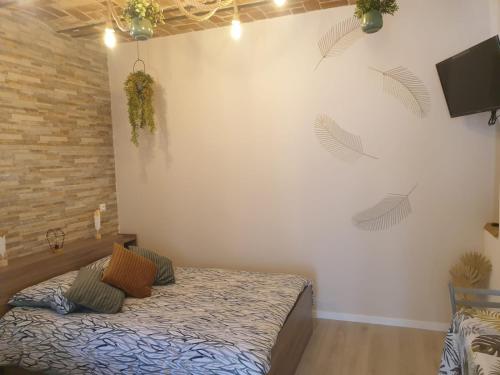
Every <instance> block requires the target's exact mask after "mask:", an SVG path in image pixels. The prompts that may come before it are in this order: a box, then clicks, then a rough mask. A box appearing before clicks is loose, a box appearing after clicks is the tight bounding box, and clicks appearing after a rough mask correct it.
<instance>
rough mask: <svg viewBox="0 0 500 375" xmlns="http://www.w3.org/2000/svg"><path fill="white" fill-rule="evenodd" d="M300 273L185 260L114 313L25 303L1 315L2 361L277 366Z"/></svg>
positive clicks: (191, 369) (52, 366)
mask: <svg viewBox="0 0 500 375" xmlns="http://www.w3.org/2000/svg"><path fill="white" fill-rule="evenodd" d="M308 285H309V282H308V280H306V279H304V278H302V277H300V276H294V275H286V274H264V273H253V272H242V271H229V270H221V269H198V268H177V269H176V284H172V285H167V286H161V287H154V289H153V293H152V296H151V297H150V298H145V299H133V298H127V299H126V301H125V304H124V306H123V310H122V312H121V313H118V314H114V315H106V314H96V313H85V312H81V313H74V314H70V315H66V316H62V315H58V314H56V313H55V312H52V311H51V310H48V309H40V308H25V307H18V308H14V309H12V310H11V311H10V312H9V313H7V314H6V315H5V316H4V317H3V318H2V319H0V366H19V367H23V368H26V369H31V370H34V371H44V372H47V373H50V374H72V375H78V374H172V375H187V374H193V375H198V374H199V375H201V374H203V375H207V374H221V375H223V374H232V375H234V374H237V375H238V374H245V375H262V374H266V373H267V372H268V371H269V369H270V363H271V358H270V356H271V350H272V348H273V346H274V344H275V342H276V339H277V336H278V333H279V331H280V329H281V327H282V326H283V324H284V322H285V320H286V318H287V316H288V314H289V313H290V311H291V310H292V308H293V306H294V304H295V302H296V301H297V298H298V296H299V295H300V293H301V292H302V291H303V290H304V288H305V287H306V286H308Z"/></svg>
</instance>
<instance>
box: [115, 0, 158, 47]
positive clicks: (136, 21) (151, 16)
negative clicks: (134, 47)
mask: <svg viewBox="0 0 500 375" xmlns="http://www.w3.org/2000/svg"><path fill="white" fill-rule="evenodd" d="M123 19H124V20H125V22H126V23H127V24H128V26H129V29H130V35H132V36H133V37H134V39H136V40H146V39H149V38H151V37H152V36H153V32H154V28H155V27H156V26H158V25H159V24H163V23H165V17H164V16H163V11H162V10H161V7H160V4H158V3H157V2H156V1H154V0H128V1H127V4H126V5H125V8H124V9H123Z"/></svg>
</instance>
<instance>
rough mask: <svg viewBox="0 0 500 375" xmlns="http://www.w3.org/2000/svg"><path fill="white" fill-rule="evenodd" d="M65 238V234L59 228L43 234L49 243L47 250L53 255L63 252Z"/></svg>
mask: <svg viewBox="0 0 500 375" xmlns="http://www.w3.org/2000/svg"><path fill="white" fill-rule="evenodd" d="M65 237H66V233H64V231H63V230H62V229H61V228H56V229H49V230H48V231H47V233H46V234H45V238H46V239H47V242H48V243H49V248H50V250H52V252H53V253H55V254H60V253H62V252H63V248H64V238H65Z"/></svg>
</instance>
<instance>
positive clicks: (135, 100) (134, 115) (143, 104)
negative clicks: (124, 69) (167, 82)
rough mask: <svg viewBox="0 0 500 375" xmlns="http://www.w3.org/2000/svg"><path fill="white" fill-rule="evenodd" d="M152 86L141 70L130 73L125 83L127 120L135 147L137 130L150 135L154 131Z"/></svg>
mask: <svg viewBox="0 0 500 375" xmlns="http://www.w3.org/2000/svg"><path fill="white" fill-rule="evenodd" d="M153 85H154V80H153V78H152V77H151V76H150V75H149V74H147V73H145V72H143V71H141V70H139V71H137V72H134V73H130V74H129V76H128V78H127V80H126V81H125V93H126V94H127V100H128V118H129V122H130V126H131V127H132V138H131V141H132V143H133V144H135V145H136V146H138V145H139V132H138V131H139V129H144V128H148V129H149V131H150V132H151V133H153V132H154V130H155V120H154V108H153V94H154V90H153Z"/></svg>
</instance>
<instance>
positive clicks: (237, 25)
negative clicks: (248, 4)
mask: <svg viewBox="0 0 500 375" xmlns="http://www.w3.org/2000/svg"><path fill="white" fill-rule="evenodd" d="M231 37H232V38H233V39H234V40H238V39H240V38H241V22H240V20H239V19H238V18H236V17H235V18H233V22H231Z"/></svg>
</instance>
